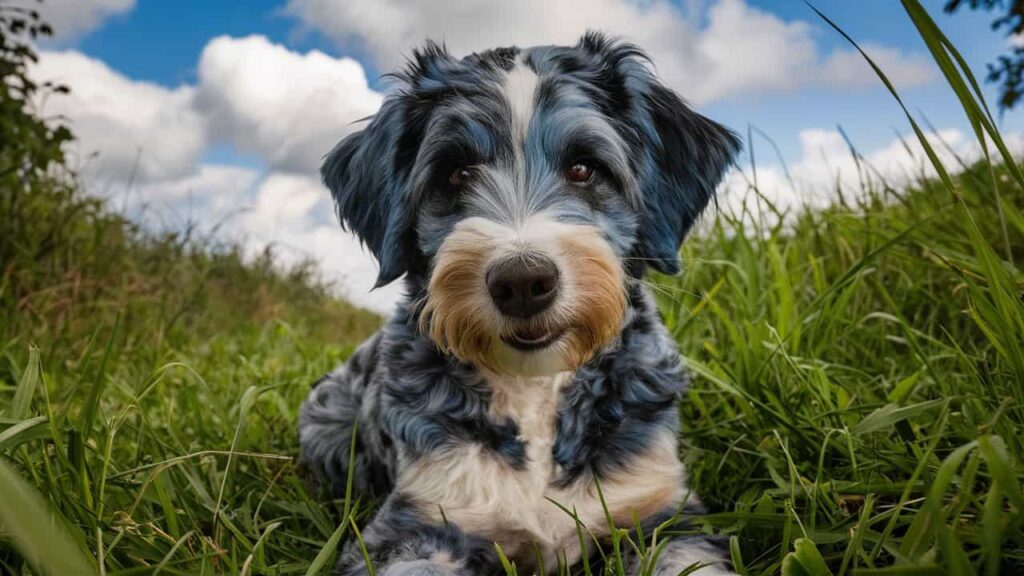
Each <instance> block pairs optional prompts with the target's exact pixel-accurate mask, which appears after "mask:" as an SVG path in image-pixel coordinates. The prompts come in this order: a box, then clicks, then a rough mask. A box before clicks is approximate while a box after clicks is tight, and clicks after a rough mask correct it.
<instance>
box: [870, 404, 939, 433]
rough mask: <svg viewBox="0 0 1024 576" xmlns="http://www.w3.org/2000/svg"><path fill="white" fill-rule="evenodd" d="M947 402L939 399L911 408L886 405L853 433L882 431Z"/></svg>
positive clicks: (873, 413) (912, 405) (913, 405)
mask: <svg viewBox="0 0 1024 576" xmlns="http://www.w3.org/2000/svg"><path fill="white" fill-rule="evenodd" d="M945 402H946V400H945V399H942V398H939V399H936V400H928V401H927V402H919V403H917V404H911V405H910V406H900V405H899V404H886V405H885V406H882V407H881V408H879V409H877V410H875V411H874V412H872V413H871V414H868V415H867V416H865V417H864V419H863V420H861V421H860V422H858V423H857V425H856V426H854V427H853V433H854V434H856V435H861V434H867V433H868V432H874V431H876V430H881V429H883V428H888V427H889V426H892V425H893V424H895V423H897V422H900V421H902V420H906V419H907V418H910V417H911V416H914V415H915V414H920V413H921V412H925V411H927V410H931V409H932V408H935V407H936V406H941V405H942V404H943V403H945Z"/></svg>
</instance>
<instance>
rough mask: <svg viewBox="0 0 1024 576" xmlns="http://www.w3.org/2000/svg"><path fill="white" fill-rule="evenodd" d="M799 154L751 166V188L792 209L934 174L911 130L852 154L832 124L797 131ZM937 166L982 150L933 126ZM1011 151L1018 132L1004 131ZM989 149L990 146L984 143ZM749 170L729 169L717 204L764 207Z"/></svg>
mask: <svg viewBox="0 0 1024 576" xmlns="http://www.w3.org/2000/svg"><path fill="white" fill-rule="evenodd" d="M799 138H800V154H799V156H798V157H797V158H796V160H795V161H794V162H791V163H789V164H788V166H786V167H783V166H780V165H767V166H765V165H759V166H757V173H756V178H757V191H758V192H759V193H760V195H761V196H763V197H764V198H765V199H767V200H768V201H770V202H771V203H772V204H773V205H774V206H775V207H776V208H777V209H779V210H780V211H783V212H785V211H787V210H788V211H789V212H790V214H793V213H795V212H797V211H799V210H801V209H802V208H804V207H807V208H823V207H826V206H829V205H831V204H832V203H834V202H836V201H837V200H838V199H839V197H840V194H841V195H842V197H843V198H844V199H845V200H846V201H847V202H849V203H852V204H855V203H856V201H857V200H859V199H863V198H864V197H865V196H866V195H867V194H868V192H869V191H870V190H872V189H873V190H874V191H876V192H881V191H883V190H884V189H885V188H884V187H886V186H888V187H891V188H892V189H895V190H899V189H901V188H903V187H906V186H907V185H911V184H913V183H915V182H917V181H919V180H920V179H922V178H935V177H936V176H937V173H936V171H935V168H934V166H933V165H932V164H931V162H930V161H929V160H928V158H927V156H926V155H925V152H924V148H923V146H922V145H921V143H920V141H919V140H918V139H917V137H916V136H915V135H914V134H913V133H910V134H907V135H904V136H902V137H898V138H894V139H893V140H892V141H890V142H889V143H887V144H886V145H885V146H882V147H880V148H877V149H874V150H870V151H866V152H865V151H859V152H858V157H857V158H856V159H855V158H854V156H853V154H852V153H851V151H850V147H849V145H848V144H847V142H846V140H845V139H844V138H843V135H842V134H840V133H839V132H838V131H836V130H818V129H811V130H803V131H801V132H800V135H799ZM926 139H927V141H928V143H929V144H930V146H931V147H932V148H933V149H934V150H935V152H936V155H937V156H938V158H939V160H940V161H941V162H942V164H943V166H944V167H945V168H946V169H947V170H948V171H950V172H958V171H960V170H961V169H962V166H963V165H970V164H972V163H973V162H976V161H977V160H979V159H981V157H982V154H983V151H982V149H981V146H979V144H978V142H977V140H976V139H975V138H974V136H973V135H971V134H968V133H965V132H963V131H961V130H958V129H945V130H939V131H937V132H933V133H930V134H927V135H926ZM1004 140H1005V141H1006V143H1007V147H1008V148H1009V149H1010V151H1011V153H1013V154H1014V155H1015V156H1020V155H1021V153H1024V137H1022V136H1021V135H1020V134H1016V133H1013V134H1007V135H1004ZM989 150H990V151H991V150H994V148H993V147H992V146H991V145H990V146H989ZM753 184H754V173H753V171H752V170H750V169H749V168H747V167H745V166H741V167H740V168H739V169H736V170H733V171H732V172H730V173H729V174H728V175H727V176H726V179H725V182H723V184H722V186H721V187H720V190H719V197H720V198H721V199H722V200H723V208H724V209H726V210H728V211H730V212H732V213H734V214H740V213H742V211H743V210H744V209H746V210H748V211H750V212H751V213H753V214H755V215H756V214H758V213H759V212H761V211H762V210H763V209H764V205H763V204H760V203H759V200H758V198H757V195H756V194H754V190H753Z"/></svg>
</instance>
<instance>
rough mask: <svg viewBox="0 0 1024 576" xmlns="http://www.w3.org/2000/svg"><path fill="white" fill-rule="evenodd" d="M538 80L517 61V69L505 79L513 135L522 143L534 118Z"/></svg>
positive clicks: (528, 69) (525, 66) (535, 75)
mask: <svg viewBox="0 0 1024 576" xmlns="http://www.w3.org/2000/svg"><path fill="white" fill-rule="evenodd" d="M537 80H538V79H537V73H536V72H534V71H533V70H531V69H530V67H529V66H527V65H526V63H524V62H521V61H517V62H516V66H515V68H513V69H512V70H511V71H510V72H509V73H508V75H507V76H506V77H505V98H506V99H507V100H508V105H509V109H510V110H511V111H512V133H513V134H514V135H515V136H516V139H517V140H520V141H521V140H522V139H523V137H524V136H525V135H526V129H527V127H528V126H529V125H530V118H532V117H533V109H534V102H535V101H536V97H537Z"/></svg>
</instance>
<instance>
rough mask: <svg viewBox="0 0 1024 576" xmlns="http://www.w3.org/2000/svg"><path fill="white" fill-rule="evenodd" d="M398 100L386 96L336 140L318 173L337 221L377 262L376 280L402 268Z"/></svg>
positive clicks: (403, 192) (403, 186)
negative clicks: (365, 120)
mask: <svg viewBox="0 0 1024 576" xmlns="http://www.w3.org/2000/svg"><path fill="white" fill-rule="evenodd" d="M401 108H402V102H401V101H400V100H399V97H396V96H391V97H389V98H388V99H387V100H385V102H384V104H383V106H381V109H380V111H379V112H377V114H376V115H375V116H374V117H373V119H372V120H371V121H370V124H369V125H368V126H367V127H366V128H364V129H363V130H361V131H359V132H356V133H355V134H352V135H350V136H348V137H347V138H345V139H344V140H342V141H341V142H339V143H338V145H337V146H335V147H334V149H333V150H331V152H330V153H329V154H327V157H326V158H325V159H324V163H323V166H321V168H320V175H321V177H322V178H323V181H324V184H325V185H326V186H327V187H328V188H329V189H330V190H331V195H332V196H333V197H334V204H335V207H336V209H337V212H338V217H339V218H340V219H341V226H342V228H345V229H346V230H350V231H352V232H354V233H355V234H356V235H357V236H359V238H360V240H362V242H363V244H365V245H366V246H367V247H368V248H369V249H370V251H371V252H372V253H373V255H374V257H376V258H377V262H378V263H379V264H380V274H379V275H378V276H377V284H376V286H377V287H379V286H384V285H385V284H388V283H390V282H392V281H394V280H395V279H396V278H398V277H399V276H401V275H402V274H403V273H405V271H406V268H407V265H408V258H409V256H410V255H409V254H407V253H406V251H407V248H408V246H407V244H408V242H407V238H406V235H407V233H408V228H409V225H408V222H406V221H405V220H407V218H408V216H407V215H406V214H405V212H406V211H407V210H406V207H405V206H404V204H405V203H404V202H403V200H404V199H405V198H406V197H407V196H408V190H407V188H408V186H407V182H406V181H407V180H408V174H402V173H400V172H399V171H398V170H397V169H396V168H398V167H397V166H396V159H395V155H396V153H397V148H398V140H399V139H400V138H401V128H400V126H401V123H402V117H403V115H404V114H403V113H402V110H401Z"/></svg>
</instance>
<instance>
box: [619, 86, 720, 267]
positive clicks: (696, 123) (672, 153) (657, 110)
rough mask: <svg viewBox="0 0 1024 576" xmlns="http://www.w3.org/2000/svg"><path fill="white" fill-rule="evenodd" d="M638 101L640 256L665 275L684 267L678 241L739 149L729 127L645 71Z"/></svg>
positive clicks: (699, 212) (701, 210) (691, 223)
mask: <svg viewBox="0 0 1024 576" xmlns="http://www.w3.org/2000/svg"><path fill="white" fill-rule="evenodd" d="M643 84H645V86H644V88H643V89H642V91H641V94H640V102H639V104H640V105H641V106H642V107H643V108H644V109H645V112H646V114H644V116H646V119H645V120H646V121H645V122H643V126H642V127H641V129H640V131H641V134H642V139H643V140H644V141H645V147H646V148H647V166H645V167H644V169H643V172H645V173H644V174H642V175H641V178H640V188H641V199H642V202H643V208H642V210H643V212H642V216H641V226H640V246H639V253H640V254H639V255H640V256H641V257H642V258H645V259H646V261H647V263H648V265H649V266H651V267H652V268H654V269H655V270H657V271H659V272H661V273H663V274H678V273H679V271H680V263H679V246H680V245H681V244H682V242H683V238H684V237H685V236H686V233H687V232H689V230H690V228H691V227H692V226H693V224H694V222H696V220H697V218H698V217H699V216H700V214H701V212H703V210H704V208H705V207H706V206H707V204H708V201H709V200H710V199H711V198H712V197H713V196H714V194H715V188H716V187H717V186H718V183H719V182H720V181H721V180H722V176H723V175H724V174H725V171H726V169H728V168H729V166H730V165H731V164H732V162H733V159H734V158H735V156H736V154H737V153H738V152H739V149H740V141H739V139H738V138H737V137H736V135H735V134H733V133H732V132H731V131H729V130H728V129H727V128H725V127H723V126H721V125H720V124H717V123H715V122H713V121H711V120H709V119H707V118H705V117H704V116H701V115H700V114H698V113H696V112H694V111H693V110H691V109H690V108H689V107H688V106H687V105H686V104H685V103H684V102H683V101H682V99H681V98H679V96H678V95H676V93H675V92H673V91H672V90H670V89H668V88H666V87H665V86H663V85H661V84H660V83H659V82H658V81H657V80H656V79H654V77H653V76H650V75H647V81H646V82H643Z"/></svg>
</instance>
